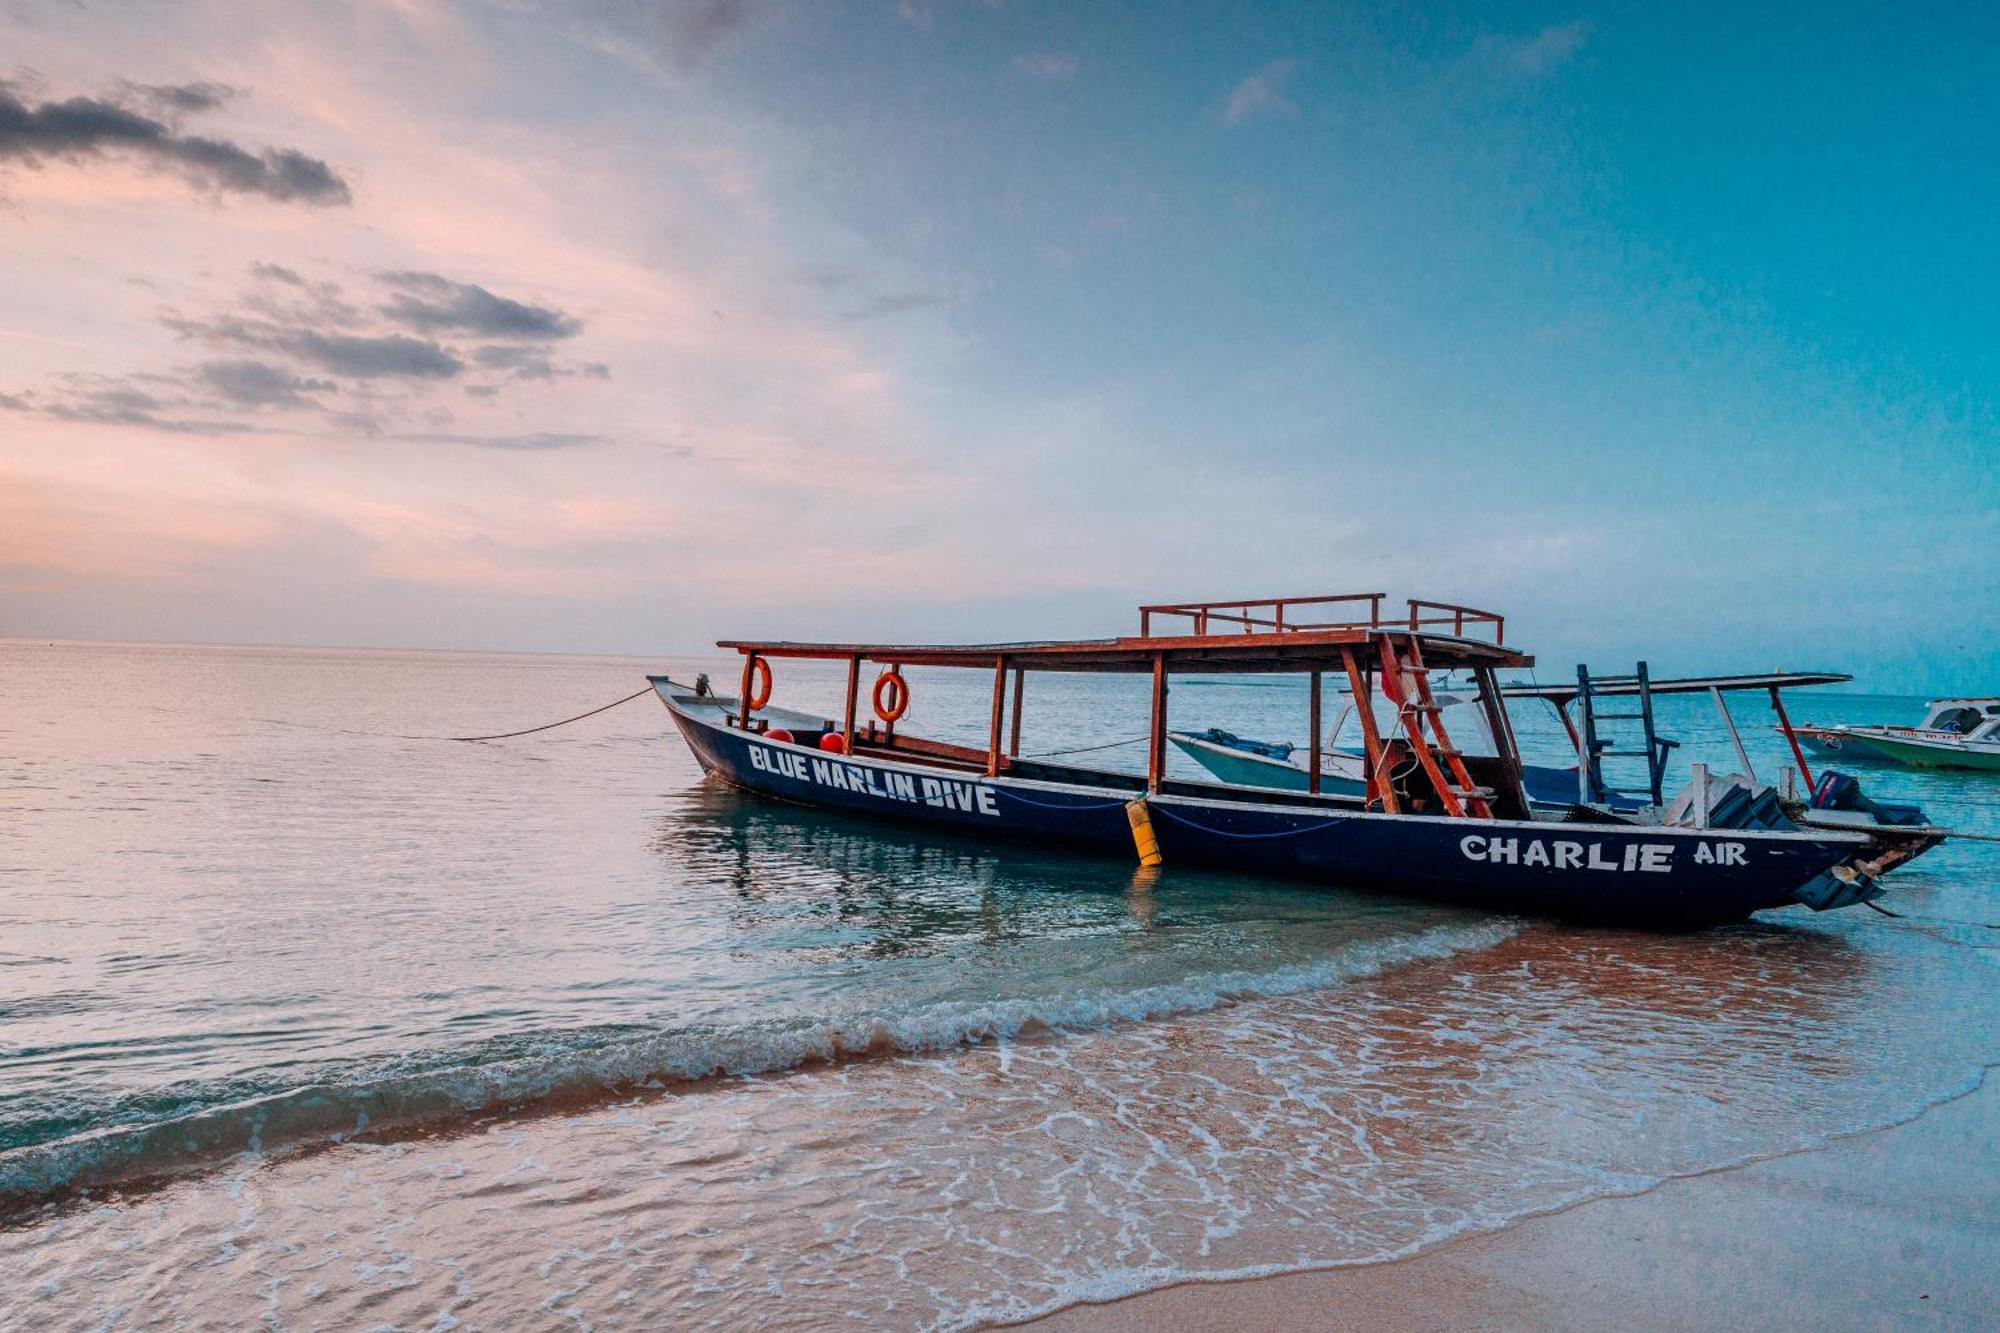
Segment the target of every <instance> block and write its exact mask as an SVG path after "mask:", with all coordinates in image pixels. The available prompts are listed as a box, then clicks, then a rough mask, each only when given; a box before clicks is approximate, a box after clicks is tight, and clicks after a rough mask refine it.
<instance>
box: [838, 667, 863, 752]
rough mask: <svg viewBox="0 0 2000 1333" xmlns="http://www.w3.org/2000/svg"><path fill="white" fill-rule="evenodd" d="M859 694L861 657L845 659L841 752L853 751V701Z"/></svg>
mask: <svg viewBox="0 0 2000 1333" xmlns="http://www.w3.org/2000/svg"><path fill="white" fill-rule="evenodd" d="M860 694H861V659H860V658H859V657H850V658H848V659H847V715H846V718H845V719H844V721H843V723H842V726H841V733H840V734H841V739H842V740H843V741H845V742H846V745H845V748H844V749H843V750H842V751H841V753H843V754H853V753H854V701H855V700H856V699H857V698H859V697H860Z"/></svg>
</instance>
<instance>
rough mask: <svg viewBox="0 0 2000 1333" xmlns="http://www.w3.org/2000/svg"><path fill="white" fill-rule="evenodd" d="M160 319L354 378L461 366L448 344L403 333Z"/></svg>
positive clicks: (186, 333) (193, 334)
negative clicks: (333, 330) (367, 332)
mask: <svg viewBox="0 0 2000 1333" xmlns="http://www.w3.org/2000/svg"><path fill="white" fill-rule="evenodd" d="M161 322H162V323H164V324H165V325H166V326H167V327H168V328H170V329H172V330H173V331H174V332H175V333H178V334H180V335H181V336H182V337H183V338H193V339H196V340H198V341H200V342H204V343H207V344H208V345H209V346H211V347H230V346H234V347H254V348H258V349H261V350H263V351H270V352H283V353H285V354H286V355H288V356H292V357H296V358H297V359H299V360H301V361H304V362H306V363H308V364H309V365H312V366H314V367H316V368H318V369H320V370H322V371H325V372H326V373H327V374H329V375H345V376H348V377H350V378H353V379H383V378H388V377H395V376H401V377H405V378H409V379H450V378H451V377H452V376H454V375H456V374H458V373H459V372H460V371H462V370H464V369H465V363H464V362H463V361H461V360H459V359H458V357H457V356H456V355H455V354H454V353H452V352H451V351H450V350H448V349H447V348H444V347H441V346H439V345H438V344H437V343H434V342H430V341H428V340H426V339H422V338H412V337H410V336H408V335H407V334H402V333H389V334H379V335H365V334H354V333H322V332H320V331H319V330H317V329H306V328H295V327H288V326H285V325H282V324H274V323H272V322H270V321H269V320H261V319H243V318H240V317H238V316H234V315H224V316H221V317H220V318H217V319H211V320H195V319H182V318H180V317H178V316H174V315H169V316H167V317H165V318H164V319H163V320H162V321H161Z"/></svg>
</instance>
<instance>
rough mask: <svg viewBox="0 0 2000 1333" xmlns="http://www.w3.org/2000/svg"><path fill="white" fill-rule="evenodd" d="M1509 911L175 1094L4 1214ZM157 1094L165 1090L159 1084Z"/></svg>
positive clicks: (1269, 986) (0, 1199)
mask: <svg viewBox="0 0 2000 1333" xmlns="http://www.w3.org/2000/svg"><path fill="white" fill-rule="evenodd" d="M1518 929H1519V927H1518V925H1516V924H1515V923H1513V922H1510V921H1506V920H1489V921H1482V922H1479V923H1476V924H1468V925H1453V926H1437V927H1433V928H1431V929H1428V930H1424V931H1419V932H1415V933H1412V934H1410V935H1406V936H1401V937H1397V938H1393V939H1376V940H1369V941H1365V942H1360V943H1355V944H1351V945H1349V946H1347V947H1346V948H1345V949H1343V950H1342V951H1341V952H1340V953H1338V954H1336V955H1334V956H1332V957H1329V958H1326V959H1322V960H1319V961H1316V962H1311V963H1301V964H1292V965H1288V966H1284V967H1278V968H1273V969H1270V970H1268V971H1262V972H1251V971H1228V972H1212V973H1202V974H1197V975H1194V976H1190V977H1187V978H1185V979H1182V980H1180V981H1176V982H1171V983H1164V984H1159V985H1151V986H1143V987H1138V988H1134V989H1131V990H1125V991H1112V990H1096V991H1084V992H1079V993H1076V994H1071V995H1062V996H1049V997H1040V998H1021V999H998V1000H987V1001H980V1002H965V1003H938V1004H932V1005H929V1006H926V1007H923V1008H919V1009H915V1010H912V1011H911V1012H908V1013H903V1014H881V1013H858V1014H853V1015H847V1016H842V1017H837V1018H830V1019H826V1020H820V1021H784V1020H772V1021H765V1022H759V1023H750V1024H744V1025H741V1026H733V1027H717V1026H702V1027H689V1028H681V1029H667V1030H657V1031H651V1032H641V1033H638V1034H636V1035H635V1034H634V1033H633V1031H632V1030H631V1029H629V1028H618V1029H604V1028H595V1029H589V1028H586V1029H576V1030H571V1031H566V1032H554V1033H548V1034H545V1035H543V1036H540V1037H538V1038H535V1039H533V1040H531V1041H529V1042H527V1043H526V1049H522V1044H521V1043H514V1044H513V1047H512V1049H511V1050H510V1051H509V1053H507V1054H506V1055H504V1056H502V1057H500V1058H486V1059H480V1058H479V1051H480V1050H481V1049H488V1048H475V1050H474V1051H473V1052H470V1053H469V1055H470V1057H471V1058H469V1059H466V1060H464V1061H462V1062H461V1063H457V1064H454V1065H451V1066H448V1067H445V1068H441V1069H425V1070H417V1071H410V1070H397V1069H384V1068H382V1067H381V1066H379V1065H378V1066H372V1067H370V1068H368V1069H366V1070H363V1071H361V1072H359V1073H357V1074H356V1075H355V1076H354V1077H352V1078H335V1079H326V1080H322V1081H318V1082H312V1083H307V1084H303V1085H300V1086H295V1087H289V1088H284V1089H279V1090H272V1091H266V1092H258V1093H255V1094H251V1095H243V1090H242V1089H241V1088H240V1086H239V1087H238V1088H237V1089H234V1090H233V1091H234V1092H235V1094H236V1095H234V1096H231V1095H229V1094H227V1093H220V1094H209V1095H204V1093H203V1092H202V1091H200V1090H189V1091H186V1092H185V1093H184V1095H181V1096H178V1097H175V1098H174V1099H173V1101H174V1104H175V1105H176V1106H177V1107H188V1108H191V1109H187V1110H184V1111H182V1112H180V1113H178V1114H170V1115H168V1116H166V1117H165V1118H156V1119H150V1120H148V1121H146V1122H144V1123H139V1124H130V1123H125V1124H110V1125H104V1126H102V1127H100V1128H97V1129H93V1130H90V1131H87V1132H82V1133H76V1134H71V1135H67V1136H64V1137H60V1138H55V1139H51V1140H49V1141H45V1142H41V1143H35V1144H31V1145H28V1146H24V1147H20V1148H15V1149H13V1150H11V1151H6V1152H0V1215H5V1214H10V1213H19V1212H21V1211H23V1210H24V1209H27V1208H30V1207H33V1206H35V1205H37V1204H39V1203H42V1202H44V1201H47V1200H49V1199H52V1198H59V1197H64V1196H68V1195H73V1194H75V1193H77V1192H80V1191H82V1190H87V1189H90V1188H92V1187H96V1186H105V1185H123V1184H141V1183H151V1182H154V1181H157V1180H161V1179H164V1178H167V1177H170V1176H174V1175H178V1174H181V1173H183V1172H186V1171H189V1170H193V1169H198V1168H199V1167H201V1166H202V1165H204V1164H212V1163H214V1162H216V1161H217V1160H218V1159H221V1158H225V1157H228V1156H231V1155H234V1154H239V1153H245V1152H248V1153H256V1154H267V1153H280V1152H285V1151H296V1150H300V1149H304V1148H310V1147H313V1146H316V1145H323V1144H330V1143H337V1142H341V1141H344V1140H347V1139H350V1138H354V1137H357V1136H360V1135H364V1134H367V1135H371V1136H380V1137H385V1138H395V1137H403V1136H411V1135H416V1134H422V1133H427V1132H436V1131H441V1130H447V1129H449V1128H450V1127H452V1125H453V1124H454V1123H460V1124H462V1123H464V1122H465V1121H466V1120H467V1118H468V1117H471V1116H475V1115H480V1114H498V1113H502V1112H513V1113H517V1114H532V1113H535V1112H537V1111H558V1110H565V1109H572V1108H576V1107H581V1106H587V1105H591V1104H596V1103H599V1102H602V1101H605V1100H609V1099H614V1098H618V1097H626V1096H637V1095H642V1094H644V1093H648V1092H665V1091H669V1090H671V1089H674V1088H677V1087H687V1086H689V1085H694V1084H698V1083H700V1082H702V1081H704V1080H710V1079H716V1078H723V1077H730V1076H746V1075H756V1074H775V1073H780V1072H783V1071H786V1070H793V1069H800V1068H805V1067H810V1066H815V1065H829V1064H838V1063H843V1062H847V1061H851V1060H857V1059H876V1058H884V1057H889V1056H896V1055H910V1054H920V1053H927V1052H942V1051H949V1050H952V1049H956V1048H960V1047H966V1046H975V1045H980V1044H984V1043H989V1042H1004V1041H1008V1040H1011V1039H1014V1038H1018V1037H1028V1036H1033V1035H1036V1034H1037V1033H1062V1032H1071V1031H1082V1030H1088V1029H1094V1028H1103V1027H1109V1026H1113V1025H1116V1024H1120V1023H1138V1022H1145V1021H1147V1020H1152V1019H1160V1018H1166V1017H1172V1016H1178V1015H1183V1014H1190V1013H1199V1012H1202V1011H1204V1010H1209V1009H1214V1008H1217V1007H1218V1006H1221V1005H1224V1004H1228V1003H1230V1002H1231V1001H1235V1000H1245V999H1253V998H1268V997H1274V996H1281V995H1294V994H1299V993H1302V992H1308V991H1315V990H1323V989H1327V988H1331V987H1336V986H1339V985H1341V984H1343V983H1345V982H1349V981H1354V980H1359V979H1362V978H1366V977H1370V976H1374V975H1377V974H1379V973H1381V972H1384V971H1386V970H1389V969H1392V968H1395V967H1398V966H1401V965H1403V964H1406V963H1413V962H1418V961H1422V960H1427V959H1437V958H1444V957H1448V956H1450V955H1453V954H1457V953H1464V952H1471V951H1477V950H1480V949H1486V948H1491V947H1493V946H1494V945H1497V944H1499V943H1500V942H1502V941H1503V940H1505V939H1507V938H1508V937H1509V936H1511V935H1513V934H1515V933H1516V932H1517V930H1518ZM152 1100H153V1101H154V1102H157V1101H158V1100H159V1099H158V1098H154V1099H152Z"/></svg>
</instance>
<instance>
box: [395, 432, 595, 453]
mask: <svg viewBox="0 0 2000 1333" xmlns="http://www.w3.org/2000/svg"><path fill="white" fill-rule="evenodd" d="M391 438H392V439H397V440H408V441H411V442H413V443H417V444H464V445H470V446H472V447H473V448H475V449H530V450H535V449H580V448H583V447H584V446H586V445H592V444H609V443H610V442H611V441H610V440H609V439H608V438H607V437H605V436H602V435H572V434H564V433H560V432H556V431H533V432H530V433H528V434H525V435H449V434H440V433H435V432H429V433H425V434H421V435H396V436H392V437H391Z"/></svg>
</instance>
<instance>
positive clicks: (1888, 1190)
mask: <svg viewBox="0 0 2000 1333" xmlns="http://www.w3.org/2000/svg"><path fill="white" fill-rule="evenodd" d="M1996 1297H2000V1084H1996V1081H1995V1080H1994V1079H1993V1078H1992V1076H1991V1074H1990V1073H1989V1075H1988V1078H1987V1081H1986V1082H1985V1083H1984V1084H1983V1085H1982V1087H1981V1088H1980V1090H1979V1091H1978V1092H1976V1093H1973V1094H1972V1095H1970V1096H1967V1097H1963V1098H1960V1099H1958V1100H1956V1101H1952V1102H1948V1103H1945V1104H1944V1105H1941V1106H1938V1107H1935V1108H1933V1109H1932V1110H1930V1111H1928V1112H1926V1113H1925V1114H1923V1115H1921V1116H1919V1117H1917V1118H1916V1119H1915V1120H1912V1121H1909V1122H1908V1123H1905V1124H1902V1125H1897V1126H1893V1127H1891V1128H1888V1129H1883V1130H1878V1131H1875V1132H1872V1133H1867V1134H1860V1135H1855V1136H1853V1137H1850V1138H1844V1139H1838V1140H1836V1141H1834V1142H1833V1143H1831V1144H1829V1145H1827V1146H1826V1147H1824V1148H1821V1149H1817V1150H1812V1151H1807V1152H1800V1153H1793V1154H1790V1155H1787V1156H1784V1157H1778V1158H1773V1159H1771V1160H1768V1161H1764V1162H1759V1163H1755V1164H1753V1165H1749V1166H1744V1167H1740V1168H1737V1169H1734V1170H1723V1171H1715V1172H1710V1173H1708V1174H1705V1175H1699V1176H1693V1177H1688V1178H1685V1179H1681V1180H1673V1181H1669V1182H1667V1183H1665V1184H1663V1185H1661V1186H1659V1187H1658V1188H1656V1189H1653V1190H1650V1191H1648V1192H1646V1193H1644V1194H1640V1195H1636V1196H1633V1197H1629V1198H1617V1199H1602V1200H1598V1201H1595V1202H1592V1203H1587V1204H1583V1205H1580V1206H1578V1207H1575V1208H1571V1209H1567V1210H1565V1211H1563V1212H1560V1213H1555V1214H1551V1215H1548V1216H1544V1217H1538V1218H1531V1219H1529V1220H1526V1221H1523V1222H1521V1223H1519V1224H1517V1225H1515V1226H1511V1227H1507V1228H1505V1229H1504V1230H1501V1231H1498V1232H1493V1233H1489V1234H1486V1235H1481V1236H1477V1237H1473V1238H1469V1239H1467V1240H1464V1241H1460V1242H1457V1243H1453V1244H1447V1245H1443V1246H1440V1247H1438V1248H1436V1249H1433V1250H1430V1251H1427V1252H1426V1253H1423V1254H1420V1255H1417V1256H1415V1257H1413V1258H1410V1259H1406V1260H1402V1261H1400V1262H1394V1263H1383V1264H1366V1265H1359V1266H1356V1267H1351V1268H1340V1269H1333V1270H1328V1271H1322V1272H1314V1273H1293V1274H1285V1275H1282V1276H1277V1277H1271V1278H1261V1279H1254V1280H1249V1281H1242V1282H1207V1283H1189V1284H1185V1285H1182V1286H1178V1287H1171V1288H1167V1289H1164V1290H1160V1291H1153V1292H1147V1293H1143V1294H1141V1295H1137V1296H1132V1297H1128V1298H1126V1299H1124V1300H1119V1301H1113V1302H1109V1303H1106V1304H1101V1305H1081V1306H1072V1307H1071V1308H1069V1309H1067V1310H1063V1311H1060V1312H1058V1313H1056V1314H1054V1315H1051V1316H1049V1317H1048V1318H1045V1319H1041V1320H1037V1321H1035V1322H1034V1323H1033V1324H1032V1325H1031V1327H1034V1328H1036V1329H1042V1330H1049V1331H1050V1333H1055V1331H1056V1330H1090V1333H1122V1331H1123V1330H1132V1331H1133V1333H1140V1331H1141V1330H1143V1331H1144V1333H1168V1331H1169V1330H1178V1329H1198V1328H1224V1327H1226V1328H1232V1329H1236V1330H1239V1333H1257V1331H1259V1330H1278V1329H1296V1328H1306V1327H1315V1328H1363V1327H1365V1328H1371V1329H1411V1330H1414V1329H1467V1328H1539V1329H1601V1328H1612V1327H1618V1328H1658V1329H1679V1328H1724V1327H1736V1328H1743V1327H1765V1328H1787V1327H1789V1328H1905V1327H1912V1326H1917V1327H1937V1328H1978V1327H1989V1326H1990V1323H1991V1320H1992V1317H1993V1308H1994V1301H1995V1298H1996Z"/></svg>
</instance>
